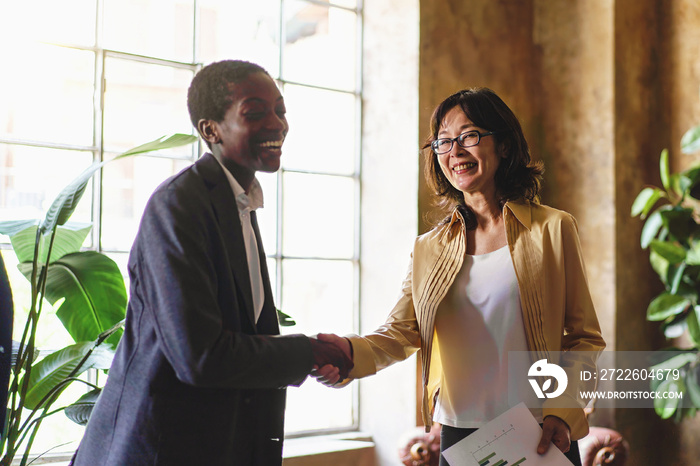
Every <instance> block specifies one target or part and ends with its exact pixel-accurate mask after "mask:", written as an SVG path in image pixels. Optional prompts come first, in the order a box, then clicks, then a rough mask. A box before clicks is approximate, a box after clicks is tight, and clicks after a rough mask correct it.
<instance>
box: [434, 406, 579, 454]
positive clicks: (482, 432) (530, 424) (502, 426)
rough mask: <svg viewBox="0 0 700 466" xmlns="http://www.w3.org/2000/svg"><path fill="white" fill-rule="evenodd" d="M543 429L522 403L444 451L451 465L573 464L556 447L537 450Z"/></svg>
mask: <svg viewBox="0 0 700 466" xmlns="http://www.w3.org/2000/svg"><path fill="white" fill-rule="evenodd" d="M541 436H542V429H541V428H540V426H539V424H538V423H537V420H536V419H535V418H534V417H533V415H532V413H530V410H529V409H528V408H527V407H525V404H524V403H519V404H518V405H517V406H514V407H513V408H511V409H510V410H508V411H506V412H505V413H503V414H501V415H500V416H498V417H497V418H496V419H494V420H493V421H491V422H489V423H488V424H486V425H485V426H482V427H481V428H480V429H479V430H477V431H476V432H474V433H473V434H471V435H469V436H468V437H466V438H464V439H462V440H460V441H459V442H457V443H455V444H454V445H452V446H451V447H449V448H447V449H446V450H445V451H444V452H443V457H444V458H445V460H447V462H448V463H449V464H450V465H451V466H566V465H567V464H568V465H569V466H571V462H569V460H568V459H566V457H565V456H564V454H563V453H562V452H561V451H559V449H558V448H557V447H553V448H552V446H550V448H549V450H548V451H547V453H546V454H544V455H540V454H538V453H537V445H538V443H539V441H540V437H541Z"/></svg>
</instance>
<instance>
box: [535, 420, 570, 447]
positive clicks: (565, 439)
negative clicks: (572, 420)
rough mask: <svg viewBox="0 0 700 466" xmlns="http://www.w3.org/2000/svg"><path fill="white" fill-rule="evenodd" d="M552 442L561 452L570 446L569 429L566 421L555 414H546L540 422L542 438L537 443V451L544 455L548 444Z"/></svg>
mask: <svg viewBox="0 0 700 466" xmlns="http://www.w3.org/2000/svg"><path fill="white" fill-rule="evenodd" d="M550 443H554V445H556V446H557V448H558V449H560V450H561V451H562V452H563V453H566V452H567V451H569V448H571V431H570V430H569V426H568V425H567V424H566V422H564V421H562V420H561V419H560V418H558V417H556V416H547V417H545V418H544V422H543V423H542V438H541V439H540V444H539V445H537V453H539V454H540V455H544V454H545V453H547V450H549V444H550Z"/></svg>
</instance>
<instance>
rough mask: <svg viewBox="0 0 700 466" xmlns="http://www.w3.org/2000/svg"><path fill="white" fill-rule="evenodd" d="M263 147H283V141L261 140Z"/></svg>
mask: <svg viewBox="0 0 700 466" xmlns="http://www.w3.org/2000/svg"><path fill="white" fill-rule="evenodd" d="M260 145H261V146H262V147H282V141H267V142H261V143H260Z"/></svg>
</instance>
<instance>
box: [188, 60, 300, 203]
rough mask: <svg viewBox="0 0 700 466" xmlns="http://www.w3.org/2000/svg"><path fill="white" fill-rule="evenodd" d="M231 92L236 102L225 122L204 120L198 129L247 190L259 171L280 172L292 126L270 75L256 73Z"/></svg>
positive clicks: (227, 114)
mask: <svg viewBox="0 0 700 466" xmlns="http://www.w3.org/2000/svg"><path fill="white" fill-rule="evenodd" d="M229 90H230V92H231V94H232V96H233V101H232V103H231V105H230V107H229V108H228V110H227V111H226V114H225V115H224V118H223V120H221V121H213V120H200V121H199V125H198V129H199V131H200V133H201V134H202V136H203V137H204V138H205V139H206V140H207V141H208V142H209V144H210V147H211V149H212V152H213V153H214V155H216V156H218V157H220V159H221V161H222V163H224V165H225V166H226V167H227V168H228V169H229V170H230V171H231V173H232V174H233V176H234V177H235V178H236V180H237V181H238V182H239V183H240V184H241V186H243V188H244V189H246V190H247V188H248V186H249V185H250V182H251V181H252V180H253V177H254V176H255V172H256V171H263V172H275V171H277V170H278V169H279V167H280V157H281V156H282V143H283V142H284V138H285V136H286V135H287V131H288V130H289V124H288V123H287V119H286V117H285V113H286V108H285V106H284V99H283V97H282V94H280V91H279V89H278V88H277V85H276V84H275V82H274V81H273V80H272V78H270V77H269V76H268V75H267V74H265V73H253V74H251V75H249V76H248V77H247V78H245V79H244V80H243V81H241V82H239V83H235V84H233V83H230V84H229Z"/></svg>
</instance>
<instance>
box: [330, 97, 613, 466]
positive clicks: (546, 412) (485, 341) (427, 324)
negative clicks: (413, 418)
mask: <svg viewBox="0 0 700 466" xmlns="http://www.w3.org/2000/svg"><path fill="white" fill-rule="evenodd" d="M430 130H431V133H430V136H429V138H428V141H427V143H426V144H425V146H424V150H425V156H426V164H425V175H426V179H427V182H428V185H429V187H430V188H431V190H432V191H433V193H434V194H435V197H436V201H437V205H438V206H439V207H440V208H441V209H442V210H443V211H444V213H446V214H447V217H446V218H445V219H444V220H442V221H441V222H439V223H438V224H437V225H436V226H435V227H434V228H433V229H432V230H431V231H429V232H428V233H426V234H424V235H422V236H420V237H418V239H417V240H416V242H415V246H414V250H413V254H412V261H411V265H410V267H409V272H408V276H407V278H406V280H405V281H404V283H403V286H402V293H401V296H400V298H399V301H398V303H397V304H396V306H395V307H394V309H393V310H392V311H391V313H390V315H389V317H388V319H387V321H386V323H385V324H384V325H382V326H381V327H380V328H379V329H377V330H376V331H375V332H374V333H372V334H370V335H367V336H364V337H360V336H356V335H351V336H348V337H347V338H338V337H336V336H334V335H321V336H320V338H322V339H327V340H329V341H334V342H336V343H338V344H341V345H344V347H345V350H346V351H347V352H348V354H352V355H353V359H354V363H355V368H354V369H353V370H352V371H351V372H350V380H351V379H354V378H360V377H365V376H368V375H372V374H374V373H376V372H377V371H378V370H380V369H383V368H385V367H387V366H389V365H391V364H393V363H394V362H397V361H400V360H403V359H405V358H407V357H408V356H410V355H411V354H413V353H414V352H415V351H417V350H418V349H420V350H421V353H422V361H423V366H422V372H423V374H422V375H423V378H422V380H423V420H424V422H425V425H426V427H430V426H431V425H432V423H433V422H437V423H440V424H442V434H441V450H442V451H444V450H445V449H446V448H448V447H449V446H451V445H453V444H455V443H456V442H458V441H459V440H461V439H462V438H464V437H466V436H467V435H469V434H470V433H472V432H474V431H475V430H476V429H477V428H479V427H480V426H482V425H484V424H486V423H487V422H488V421H490V420H492V419H494V418H495V417H497V416H498V415H500V414H502V413H503V412H505V411H506V410H508V408H509V400H508V365H507V355H508V353H509V352H511V351H529V352H532V354H536V355H538V358H539V357H543V358H544V357H547V355H549V354H550V353H551V352H560V351H584V352H586V353H581V354H586V355H588V354H595V352H598V351H601V350H602V349H603V348H604V346H605V343H604V341H603V338H602V336H601V333H600V327H599V325H598V319H597V317H596V313H595V310H594V308H593V303H592V301H591V297H590V293H589V291H588V285H587V281H586V276H585V271H584V266H583V262H582V257H581V249H580V244H579V238H578V232H577V227H576V222H575V220H574V219H573V217H572V216H571V215H569V214H568V213H566V212H562V211H559V210H555V209H553V208H550V207H546V206H543V205H540V204H539V196H538V193H539V189H540V182H541V179H542V172H543V170H542V166H541V164H539V163H534V162H532V161H531V158H530V152H529V149H528V144H527V142H526V140H525V137H524V135H523V132H522V129H521V127H520V123H519V122H518V120H517V118H516V117H515V115H514V114H513V112H512V111H511V110H510V108H508V106H507V105H506V104H505V103H504V102H503V101H502V100H501V99H500V98H499V97H498V96H497V95H496V94H495V93H494V92H493V91H491V90H490V89H485V88H475V89H468V90H463V91H460V92H457V93H455V94H453V95H451V96H449V97H448V98H447V99H445V100H444V101H443V102H442V103H441V104H440V105H438V107H437V108H436V109H435V111H434V113H433V116H432V119H431V124H430ZM588 352H591V353H588ZM559 363H560V364H563V363H562V362H561V361H559ZM584 363H586V364H593V363H594V358H591V360H589V361H584ZM565 366H566V365H565ZM565 369H567V367H565ZM569 374H570V375H571V376H573V375H574V373H573V370H571V369H569ZM318 376H319V380H320V381H321V382H323V383H325V384H327V385H331V386H341V385H345V384H346V383H347V381H340V380H338V379H339V377H338V376H337V374H336V371H329V372H327V373H323V374H318ZM569 378H571V377H569ZM571 385H572V387H573V386H574V384H571ZM562 397H564V400H563V401H562V399H561V398H560V399H559V404H557V405H556V406H559V407H557V408H554V407H552V403H549V400H547V401H545V402H544V403H543V405H542V407H541V408H535V409H531V411H532V412H533V414H534V415H535V417H537V418H538V420H539V422H540V423H541V424H542V426H543V434H542V439H541V441H540V444H539V445H538V452H539V453H541V454H542V453H544V452H545V451H546V450H547V449H548V448H549V444H550V441H551V442H553V443H554V444H555V445H556V446H557V447H558V448H559V449H560V450H561V451H563V452H565V453H566V454H567V457H569V459H570V460H571V461H572V463H574V464H580V458H579V456H578V447H577V443H576V442H575V440H577V439H579V438H582V437H583V436H585V435H586V433H587V432H588V424H587V422H586V418H585V415H584V411H583V409H582V407H581V406H580V405H579V404H578V403H577V400H576V394H575V393H574V392H573V391H572V390H569V391H567V392H565V393H564V394H563V395H562ZM566 397H570V399H566ZM567 402H568V403H567ZM560 406H565V408H561V407H560ZM572 441H573V443H572ZM440 461H441V463H440V464H441V465H442V464H447V463H446V462H445V460H444V458H442V457H441V459H440Z"/></svg>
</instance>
